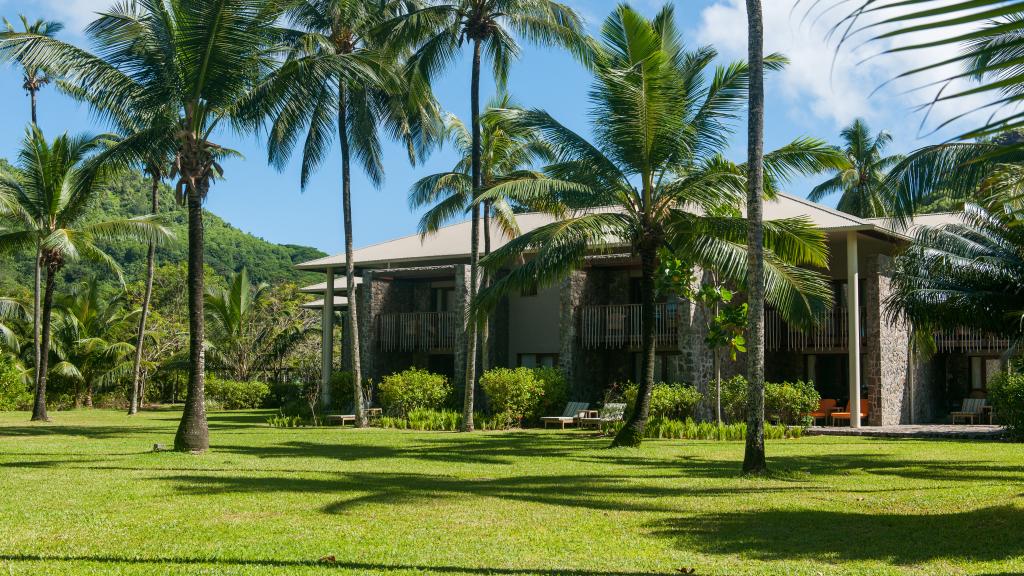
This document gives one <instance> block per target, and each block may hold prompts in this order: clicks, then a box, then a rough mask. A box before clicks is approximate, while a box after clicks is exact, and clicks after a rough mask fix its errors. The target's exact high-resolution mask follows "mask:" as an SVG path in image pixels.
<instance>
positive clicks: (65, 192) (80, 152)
mask: <svg viewBox="0 0 1024 576" xmlns="http://www.w3.org/2000/svg"><path fill="white" fill-rule="evenodd" d="M109 142H110V137H109V136H98V137H89V136H74V137H72V136H68V135H66V134H65V135H62V136H58V137H57V138H56V139H55V140H54V141H53V142H52V143H51V142H48V141H47V140H46V139H45V138H44V136H43V133H42V132H41V131H40V130H39V129H38V128H35V127H32V128H30V129H29V130H28V133H27V134H26V136H25V139H24V141H23V142H22V146H21V150H20V151H19V153H18V163H17V166H16V168H15V169H13V170H10V171H8V170H4V171H0V189H3V190H4V191H6V192H7V194H9V195H11V196H13V197H14V198H15V199H16V200H17V204H16V205H15V206H14V209H13V210H12V211H11V212H9V213H7V214H6V215H0V250H4V251H9V250H16V249H19V248H29V247H34V246H37V245H38V246H41V247H42V258H41V259H42V264H43V269H44V270H45V271H46V282H45V288H44V291H43V301H42V334H41V340H40V342H41V344H40V354H39V366H38V367H37V371H38V373H39V378H38V381H37V384H36V391H35V403H34V406H33V410H32V419H33V420H47V419H48V416H47V414H46V378H47V369H48V357H49V353H50V323H51V312H52V310H53V299H54V294H55V292H56V285H57V277H58V274H59V272H60V271H61V269H62V268H63V267H64V265H65V264H66V263H68V262H70V261H75V260H78V259H80V258H86V259H89V260H93V261H96V262H97V263H99V264H101V265H103V266H105V267H107V268H109V269H111V270H113V271H114V272H115V273H117V274H118V275H119V276H120V266H119V265H118V264H117V262H115V261H114V260H113V259H112V258H111V257H110V255H108V254H107V253H105V252H104V251H103V250H102V248H101V247H100V246H99V245H98V244H97V242H100V241H104V240H113V239H122V238H129V239H137V240H141V241H150V240H153V241H156V240H160V239H163V238H165V237H167V236H168V235H169V232H168V231H167V229H166V228H164V227H163V226H161V225H160V224H159V223H158V222H157V221H156V220H155V218H154V217H153V216H141V217H137V218H129V219H110V220H100V221H99V222H86V221H84V214H85V208H86V207H87V206H88V204H89V203H90V202H91V201H93V200H94V199H95V198H96V197H97V195H98V194H99V193H100V191H101V190H103V189H104V187H106V186H107V185H109V183H110V182H111V179H112V178H113V176H114V175H115V174H116V171H115V170H114V169H113V168H112V167H111V166H110V165H109V163H106V162H103V161H101V159H102V158H103V155H102V153H101V152H102V150H103V148H104V147H105V146H107V145H108V144H109Z"/></svg>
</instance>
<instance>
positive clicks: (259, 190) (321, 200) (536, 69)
mask: <svg viewBox="0 0 1024 576" xmlns="http://www.w3.org/2000/svg"><path fill="white" fill-rule="evenodd" d="M793 1H794V0H771V1H770V2H767V3H766V6H765V10H766V14H765V21H766V32H765V35H766V49H767V50H768V51H781V52H783V53H785V54H786V55H787V56H789V57H790V59H791V60H792V64H791V66H790V67H789V68H788V69H787V70H786V71H785V72H782V73H780V74H776V75H774V76H773V77H772V78H770V79H769V82H768V85H767V121H766V149H769V150H770V149H772V148H774V147H777V146H779V145H782V144H784V143H786V142H788V141H790V140H792V139H793V138H795V137H798V136H816V137H821V138H825V139H828V140H829V141H835V140H836V138H837V134H838V131H839V129H840V128H841V126H843V125H844V124H846V123H848V122H849V121H850V120H851V119H852V118H854V117H856V116H864V117H866V118H867V119H868V120H869V122H870V123H871V124H872V126H873V127H874V128H876V129H881V128H885V129H888V130H889V131H890V132H892V133H893V135H894V137H895V145H894V150H895V151H906V150H910V149H913V148H916V147H919V146H921V145H923V144H926V143H929V142H934V141H938V140H940V139H941V138H943V137H946V136H949V135H950V134H949V133H948V132H947V133H940V134H927V131H924V134H926V135H923V136H922V130H920V127H919V123H920V121H921V115H920V114H919V113H916V112H914V110H913V107H914V105H915V104H918V103H920V102H922V101H924V100H925V99H926V94H922V93H920V92H914V93H910V94H908V93H906V92H905V89H906V88H907V87H908V86H906V85H904V86H894V87H892V88H889V89H887V90H884V91H881V92H879V93H877V94H874V95H872V94H871V92H872V91H873V90H874V88H875V87H877V86H878V85H879V84H880V83H881V82H883V81H884V80H887V79H889V78H892V77H893V76H894V75H895V74H896V73H898V72H900V71H901V70H904V69H906V68H907V64H908V63H909V61H908V60H907V58H910V57H903V58H902V59H900V58H879V59H874V60H871V61H869V62H868V63H867V64H859V65H858V64H856V63H855V62H856V61H857V60H859V59H860V57H861V56H864V55H866V54H869V53H870V50H873V49H874V48H871V47H868V48H861V49H860V50H859V52H858V53H857V54H847V53H846V52H845V51H844V52H840V57H839V58H838V59H837V60H836V61H835V62H833V56H834V55H835V53H836V52H835V50H834V48H833V47H832V46H830V45H829V44H828V43H827V42H826V41H825V31H826V30H825V29H824V26H823V25H821V24H818V25H811V24H807V23H806V22H802V21H801V19H800V17H799V14H797V15H795V16H794V14H793V11H792V10H791V8H792V3H793ZM110 2H111V0H0V15H2V16H4V17H6V18H8V19H11V20H13V19H14V18H15V17H16V16H17V15H18V14H19V13H24V14H26V15H27V16H29V17H30V18H36V17H45V18H47V19H51V20H59V21H63V22H65V23H66V25H67V29H66V30H65V31H64V32H63V33H62V37H63V38H64V39H65V40H68V41H71V42H75V43H79V44H82V43H83V42H84V40H83V38H82V35H81V30H82V28H83V27H84V25H85V24H86V23H88V22H89V21H90V20H91V19H92V14H94V13H95V12H96V11H97V10H102V9H104V8H106V7H107V6H109V5H110ZM569 3H570V4H572V5H573V6H574V7H576V8H577V9H578V10H579V11H580V13H581V14H582V15H583V16H584V17H585V18H586V19H587V20H588V23H589V25H590V26H591V27H592V28H594V27H596V26H597V25H598V24H599V23H600V20H601V19H603V18H604V16H606V15H607V13H608V12H609V11H610V10H611V9H612V8H613V7H614V6H615V4H616V2H613V1H611V0H570V2H569ZM675 3H676V13H677V18H678V21H679V24H680V27H681V28H682V30H684V32H685V36H686V38H687V39H688V43H689V44H691V45H699V44H713V45H714V46H716V47H717V48H718V49H719V51H720V52H721V54H722V58H723V59H734V58H742V57H743V56H744V55H745V54H746V29H745V13H744V11H743V4H744V2H743V0H677V1H676V2H675ZM634 5H635V6H636V7H638V8H640V9H643V10H644V11H646V12H648V13H652V14H653V12H654V11H655V10H656V9H657V8H658V7H659V6H661V5H662V2H659V1H656V0H639V1H636V2H634ZM912 57H913V58H921V55H915V56H912ZM589 85H590V77H589V75H588V74H587V73H586V71H585V70H583V69H582V68H581V67H580V66H579V65H578V64H577V63H575V62H574V61H573V60H572V59H571V58H570V57H569V56H567V55H566V54H564V53H561V52H559V51H557V50H553V49H536V48H533V47H531V46H524V50H523V54H522V58H521V59H520V60H519V61H518V62H517V63H516V65H515V66H514V68H513V70H512V75H511V79H510V90H511V92H512V93H513V95H514V96H515V98H516V99H517V100H518V101H519V102H520V103H521V104H523V105H525V106H530V107H539V108H543V109H546V110H547V111H549V112H550V113H551V114H552V115H553V116H554V117H556V118H558V119H559V120H560V121H562V122H563V123H565V124H567V125H568V126H570V127H572V128H573V129H576V130H578V131H580V132H582V133H587V132H588V123H589V118H588V116H587V100H586V93H587V90H588V87H589ZM468 88H469V65H468V59H465V58H464V59H463V60H461V61H460V62H459V63H458V65H457V66H455V67H453V68H452V69H451V70H450V72H449V73H448V74H447V75H446V76H445V77H444V79H443V80H442V81H440V82H439V83H438V84H437V86H435V91H436V94H437V97H438V99H439V100H440V102H441V104H442V106H444V108H445V109H446V110H448V111H450V112H452V113H454V114H456V115H458V116H459V117H461V118H467V117H468V115H469V98H468V94H469V89H468ZM484 88H485V94H484V100H485V101H486V98H487V96H488V95H489V94H490V93H492V92H493V84H491V83H485V85H484ZM0 109H3V110H4V114H3V121H2V124H0V126H2V133H3V134H4V136H3V137H2V138H0V156H4V157H8V158H11V157H12V156H13V155H14V153H15V151H16V149H17V146H18V143H19V140H20V136H21V133H22V130H23V127H24V125H25V124H26V123H27V121H28V118H29V100H28V97H27V96H26V95H25V93H24V91H23V90H22V89H21V81H20V74H19V73H18V72H17V71H16V70H15V69H13V68H2V69H0ZM939 112H940V116H941V112H942V111H941V110H940V111H939ZM39 116H40V125H41V127H42V129H43V130H44V132H46V133H47V134H48V135H51V136H52V135H53V134H56V133H58V132H62V131H71V132H76V131H92V132H96V131H100V130H102V128H103V127H102V126H100V125H98V124H97V123H96V122H95V121H94V119H93V118H91V117H90V114H89V111H88V109H87V108H86V107H82V106H79V105H77V104H75V103H74V102H71V101H69V100H68V99H67V98H65V97H63V96H61V95H60V94H58V93H57V91H56V90H55V89H53V88H47V89H46V90H45V91H44V92H43V93H42V94H41V95H40V102H39ZM743 134H744V132H743V126H741V125H740V126H737V132H736V136H735V137H734V138H733V144H732V146H731V149H730V150H729V155H730V156H732V157H734V158H736V159H742V158H743V156H744V154H745V152H744V144H745V142H744V140H745V138H744V137H743ZM220 141H221V142H223V143H224V144H225V145H228V146H231V147H234V148H236V149H238V150H240V151H241V152H242V153H243V154H244V155H245V159H244V160H232V161H229V162H227V163H226V164H225V166H224V168H225V171H226V179H225V180H223V181H220V182H217V183H216V184H215V185H214V188H213V190H212V191H211V193H210V196H209V199H208V205H207V206H208V208H209V209H210V210H212V211H213V212H214V213H216V214H218V215H220V216H222V217H223V218H225V219H226V220H228V221H229V222H231V223H232V224H234V225H235V226H237V227H239V228H241V229H243V230H246V231H248V232H251V233H253V234H255V235H257V236H260V237H263V238H266V239H267V240H270V241H273V242H278V243H292V244H305V245H310V246H315V247H317V248H320V249H321V250H324V251H326V252H330V253H336V252H338V251H340V250H341V248H342V236H341V234H342V233H341V226H340V223H341V200H340V184H339V181H340V172H341V169H340V161H338V160H333V161H331V162H328V163H327V164H325V165H324V166H323V167H322V168H321V170H320V172H319V173H318V174H317V175H316V176H315V177H314V178H313V179H312V181H311V183H310V185H309V186H308V188H307V190H306V191H305V192H300V190H299V185H298V184H299V176H298V162H297V161H294V162H292V165H291V166H289V167H288V168H287V169H286V170H285V171H283V172H278V171H276V170H275V169H273V168H271V167H270V166H268V165H267V162H266V152H265V148H264V142H263V140H262V139H259V138H257V137H253V136H248V137H240V136H238V135H235V134H231V133H225V134H222V135H221V136H220ZM335 151H336V150H335ZM335 157H336V154H335ZM385 161H386V167H387V181H386V182H385V184H384V186H383V187H382V188H381V189H374V188H373V187H372V186H371V185H370V184H369V183H368V182H367V180H366V179H365V178H364V177H363V176H362V175H361V174H359V173H358V172H356V173H355V174H354V180H353V192H354V199H353V214H354V218H355V231H354V233H355V239H356V246H363V245H367V244H372V243H375V242H380V241H383V240H387V239H389V238H393V237H395V236H399V235H405V234H409V233H413V232H414V231H415V229H416V223H417V221H418V219H419V215H418V214H417V213H415V212H413V211H412V210H410V209H409V208H408V205H407V202H406V196H407V192H408V189H409V186H410V184H411V183H412V182H414V181H415V180H416V179H418V178H420V177H422V176H425V175H428V174H432V173H434V172H438V171H441V170H448V169H450V168H451V166H452V164H453V161H454V157H453V155H452V153H451V151H450V150H442V151H440V152H438V153H435V154H434V155H433V156H432V157H431V158H430V159H429V160H428V161H427V162H426V163H424V164H421V165H418V166H415V167H412V166H410V165H409V164H408V162H407V160H406V156H405V154H404V153H403V150H402V148H401V147H400V146H397V145H389V146H388V147H387V148H386V157H385ZM811 185H813V181H812V180H801V181H797V182H793V183H792V184H791V185H790V187H789V191H790V192H792V193H794V194H798V195H801V196H802V195H805V194H806V192H807V190H808V189H809V188H810V186H811ZM834 201H835V199H832V200H831V202H830V203H834Z"/></svg>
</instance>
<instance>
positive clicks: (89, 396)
mask: <svg viewBox="0 0 1024 576" xmlns="http://www.w3.org/2000/svg"><path fill="white" fill-rule="evenodd" d="M124 304H125V299H124V294H123V293H118V294H115V295H113V296H111V295H110V294H108V293H106V292H105V291H104V290H102V288H101V287H100V284H99V283H98V282H97V281H96V279H95V278H92V279H89V280H87V281H85V282H83V283H82V284H81V285H79V287H78V288H76V289H75V290H73V291H72V292H71V294H68V295H66V296H63V297H61V298H59V299H58V300H57V302H56V305H55V307H56V309H57V312H58V314H57V315H56V318H55V319H54V321H53V335H52V341H51V342H52V343H51V346H50V350H51V354H52V356H53V358H52V360H53V361H54V362H53V364H52V367H51V368H50V375H51V376H59V377H61V378H63V379H64V380H66V381H69V382H71V383H73V385H74V386H75V394H74V396H75V405H76V406H79V405H83V404H84V405H85V406H86V407H89V408H91V407H92V404H93V402H92V401H93V394H94V392H96V391H97V389H100V388H110V387H112V386H114V385H115V384H118V383H121V382H125V381H128V379H129V378H130V376H131V370H132V362H131V358H132V355H133V353H134V351H135V347H134V346H133V345H132V344H130V343H129V342H126V341H125V340H124V338H125V337H126V336H127V335H128V333H129V331H130V330H131V328H130V325H131V324H132V323H133V322H134V320H135V318H134V316H135V314H133V313H130V312H126V311H125V310H124Z"/></svg>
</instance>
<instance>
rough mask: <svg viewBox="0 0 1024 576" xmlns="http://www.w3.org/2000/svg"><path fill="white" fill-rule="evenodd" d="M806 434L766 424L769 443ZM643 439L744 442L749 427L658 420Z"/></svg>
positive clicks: (610, 428) (613, 428) (607, 428)
mask: <svg viewBox="0 0 1024 576" xmlns="http://www.w3.org/2000/svg"><path fill="white" fill-rule="evenodd" d="M622 426H623V423H622V422H609V423H607V424H605V425H604V427H603V428H604V432H605V433H606V434H609V435H613V434H616V433H618V431H619V430H620V429H621V428H622ZM803 434H804V429H803V428H802V427H800V426H784V425H781V424H765V427H764V436H765V438H766V439H768V440H783V439H786V438H801V437H803ZM644 438H649V439H671V440H717V441H722V442H741V441H743V440H746V438H747V425H746V423H743V422H740V423H736V424H716V423H715V422H695V421H694V420H693V418H687V419H686V420H685V421H684V420H676V419H674V418H665V417H661V416H659V417H657V418H651V419H650V420H648V421H647V426H646V427H645V428H644Z"/></svg>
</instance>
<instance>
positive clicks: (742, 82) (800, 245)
mask: <svg viewBox="0 0 1024 576" xmlns="http://www.w3.org/2000/svg"><path fill="white" fill-rule="evenodd" d="M602 34H603V38H604V45H603V46H601V47H600V48H598V49H597V53H596V56H595V65H594V69H595V77H596V78H595V83H594V86H593V88H592V90H591V94H590V98H591V101H592V102H593V103H594V109H593V111H592V113H591V114H592V117H593V118H594V119H595V122H594V126H593V131H594V134H595V141H596V143H595V144H591V143H590V142H588V141H587V140H586V139H585V138H584V137H582V136H580V135H579V134H577V133H575V132H573V131H572V130H570V129H568V128H566V127H565V126H563V125H562V124H560V123H558V122H557V121H556V120H555V119H553V118H552V117H551V116H550V115H548V114H547V113H545V112H543V111H539V110H529V111H515V110H510V111H508V112H506V114H507V115H508V117H509V119H510V121H513V122H514V123H516V124H517V125H523V126H526V127H530V128H533V129H535V130H538V131H540V132H541V133H542V134H543V137H544V140H545V141H546V142H547V143H548V145H549V146H550V147H551V149H552V150H553V152H554V154H555V156H556V159H557V160H556V162H555V163H554V164H552V165H551V166H549V167H548V168H547V169H546V173H547V176H548V178H545V179H540V180H534V181H517V182H515V183H512V184H510V185H508V186H503V185H497V186H495V187H493V188H491V189H490V190H487V191H485V192H483V193H481V194H480V195H479V197H478V202H482V201H486V200H489V199H491V198H499V197H508V198H511V199H513V200H516V201H519V202H523V203H527V204H528V203H530V202H535V201H543V202H545V203H548V204H552V205H554V204H556V203H557V204H560V206H561V208H560V210H559V212H564V213H565V214H567V216H566V217H564V218H559V219H558V220H557V221H556V222H553V223H551V224H547V225H544V226H540V227H538V228H536V229H534V230H532V231H529V232H527V233H525V234H523V235H521V236H519V237H518V238H515V239H513V240H511V241H510V242H508V243H507V244H505V246H503V247H501V248H499V249H497V250H495V252H493V253H492V254H491V256H490V257H488V258H487V259H486V261H485V266H486V267H487V268H488V269H489V270H491V271H496V270H498V269H501V268H505V267H508V266H510V265H511V264H512V263H513V262H515V261H518V260H519V259H520V258H521V256H522V255H523V254H530V255H531V257H530V258H529V259H527V260H526V262H525V263H524V264H523V265H521V266H518V267H514V268H512V269H511V270H510V272H509V273H508V274H507V275H504V276H502V277H501V278H498V279H497V280H496V281H495V282H494V284H493V285H492V286H491V287H489V288H488V289H487V290H485V291H483V292H482V293H481V294H480V297H479V301H478V306H477V308H476V311H477V313H479V312H480V311H484V310H487V309H488V308H490V307H493V306H494V305H495V304H496V303H497V302H498V301H499V300H500V298H501V297H502V296H503V295H505V294H508V293H510V292H512V291H514V290H521V289H524V288H527V287H534V286H538V285H540V286H546V285H550V284H552V283H554V282H556V281H559V280H561V279H562V278H564V277H565V276H566V275H567V274H569V273H570V271H572V270H573V269H576V268H579V267H581V266H582V265H583V263H584V260H585V258H586V257H587V256H588V255H590V254H592V253H594V252H603V251H609V250H622V249H623V248H624V247H625V248H627V249H629V250H631V251H632V252H633V254H635V255H638V256H639V258H640V263H641V269H642V274H641V293H642V298H641V300H642V306H641V309H642V326H643V338H642V342H643V355H644V356H643V370H642V378H641V381H640V382H639V385H640V393H639V394H640V395H639V400H638V402H637V408H636V410H635V411H634V412H633V413H632V414H631V415H630V417H629V420H628V422H627V425H626V426H624V427H623V428H622V430H621V431H620V433H619V434H618V436H617V437H616V439H615V444H617V445H636V444H638V443H639V442H640V440H641V438H642V435H643V426H644V421H645V420H646V419H647V415H648V411H649V406H650V402H649V400H650V390H651V387H652V386H653V384H654V379H653V378H654V373H653V372H654V370H653V368H654V352H655V347H654V331H653V328H654V324H655V322H654V314H655V312H654V308H655V306H654V298H655V294H654V285H653V280H654V275H655V272H656V269H657V253H658V250H659V249H660V248H663V247H668V248H669V249H671V250H673V251H674V252H676V253H686V254H691V255H692V257H693V259H694V262H695V263H697V264H698V265H700V266H701V267H704V268H710V269H715V270H718V271H719V273H720V274H721V276H722V278H723V279H724V280H727V281H730V282H737V283H742V281H743V280H744V277H745V274H746V269H747V264H746V257H747V249H746V232H745V231H746V221H745V220H744V219H743V218H742V216H741V214H740V207H741V205H742V198H743V187H744V183H745V177H744V173H745V168H744V167H743V166H738V165H735V164H733V163H731V162H729V161H727V160H726V159H724V158H723V157H722V155H721V152H722V151H723V150H724V148H725V146H726V145H727V141H728V135H729V133H730V130H731V128H730V123H731V121H732V120H734V119H735V117H736V114H737V112H738V111H739V109H740V107H741V106H742V104H743V100H744V98H743V95H744V94H745V91H746V87H747V67H746V65H745V64H743V63H742V62H736V63H732V64H729V65H727V66H722V67H718V68H717V69H716V71H715V73H714V75H713V77H712V78H711V79H710V80H708V79H706V78H705V71H706V70H707V68H708V67H709V66H710V65H711V63H712V61H713V60H714V59H715V58H716V56H717V54H716V53H715V51H714V50H713V49H711V48H707V47H705V48H700V49H697V50H695V51H687V50H685V49H684V47H683V44H682V40H681V38H680V37H679V34H678V32H677V30H676V28H675V24H674V22H673V10H672V8H671V6H666V7H665V8H664V9H662V11H661V12H660V13H659V14H658V15H657V16H656V17H655V18H654V19H653V20H648V19H646V18H644V17H643V16H641V15H640V14H639V13H637V12H636V11H634V10H633V9H632V8H630V7H628V6H625V5H623V6H620V7H619V8H617V9H616V10H615V12H614V13H612V15H611V16H609V17H608V19H607V20H606V21H605V24H604V27H603V32H602ZM771 62H772V63H773V65H777V64H779V63H780V61H779V59H777V58H774V57H773V58H772V60H771ZM835 162H836V153H835V151H834V150H833V149H832V148H831V147H829V146H827V145H825V144H824V143H823V142H819V141H817V140H809V139H799V140H796V141H794V142H793V143H791V144H789V145H787V146H785V147H783V148H781V149H779V150H776V151H774V152H772V153H771V154H768V155H767V156H766V165H767V170H766V174H765V181H766V189H767V191H768V192H774V191H775V190H776V189H777V187H778V185H779V184H780V183H781V182H782V181H784V180H785V179H786V178H787V177H788V176H790V175H791V174H793V173H796V172H806V173H811V172H816V171H820V170H822V169H825V168H828V167H831V166H834V165H835ZM765 242H766V246H767V248H768V251H767V252H766V258H767V262H768V271H769V274H768V281H767V287H768V294H769V296H770V298H771V299H772V300H773V303H774V304H775V305H776V306H777V307H778V308H779V309H780V311H781V312H782V313H783V314H784V315H786V317H788V318H791V319H793V321H794V322H799V319H801V318H802V319H803V320H804V322H810V321H811V319H812V318H814V317H816V316H817V315H819V314H821V313H822V312H823V311H824V310H825V309H826V308H827V307H828V305H829V303H830V296H829V294H830V288H829V287H828V284H827V282H826V281H825V280H824V278H822V277H821V276H820V275H819V274H817V273H815V272H812V271H810V270H807V269H803V268H800V267H799V266H798V264H809V265H813V266H824V265H825V261H826V259H827V257H826V252H827V249H826V247H825V244H824V237H823V235H822V233H821V232H820V231H817V230H815V229H814V228H813V226H812V225H811V223H810V222H809V221H808V220H807V219H806V218H796V219H787V220H778V221H774V222H772V223H770V224H768V225H766V234H765Z"/></svg>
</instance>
